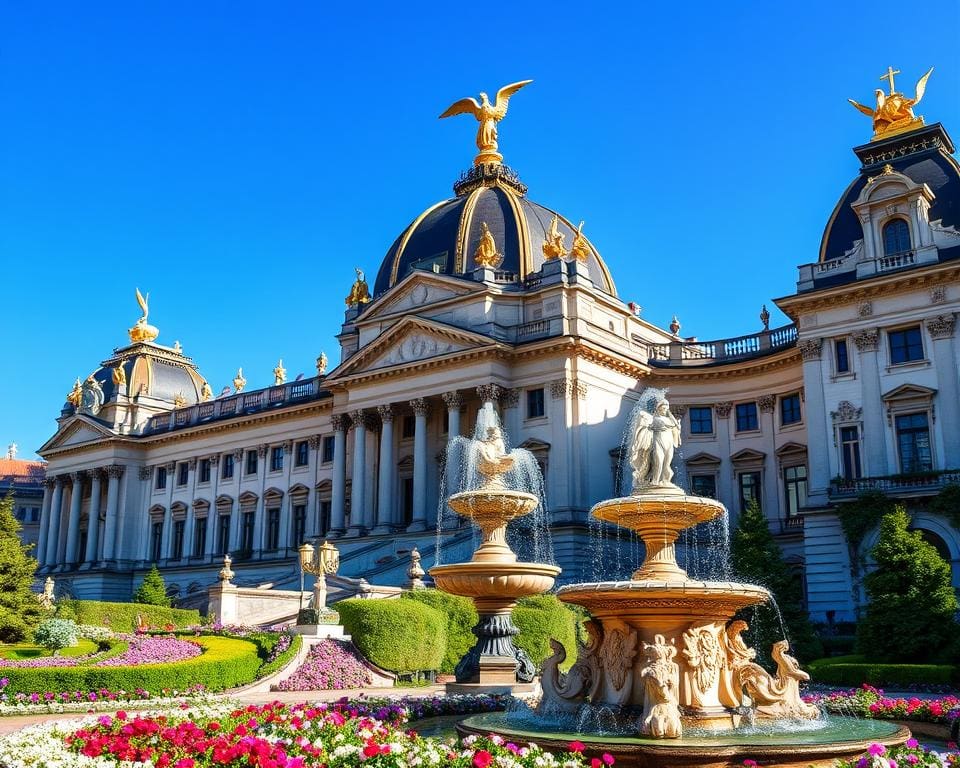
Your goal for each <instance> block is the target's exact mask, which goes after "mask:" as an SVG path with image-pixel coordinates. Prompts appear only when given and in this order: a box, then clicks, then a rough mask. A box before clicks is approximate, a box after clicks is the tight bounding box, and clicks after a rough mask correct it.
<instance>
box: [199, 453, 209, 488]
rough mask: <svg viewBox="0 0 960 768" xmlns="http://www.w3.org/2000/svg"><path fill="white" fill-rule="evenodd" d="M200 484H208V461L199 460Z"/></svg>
mask: <svg viewBox="0 0 960 768" xmlns="http://www.w3.org/2000/svg"><path fill="white" fill-rule="evenodd" d="M200 482H201V483H209V482H210V459H200Z"/></svg>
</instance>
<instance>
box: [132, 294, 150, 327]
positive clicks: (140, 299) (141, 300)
mask: <svg viewBox="0 0 960 768" xmlns="http://www.w3.org/2000/svg"><path fill="white" fill-rule="evenodd" d="M134 290H135V291H136V292H137V304H139V305H140V311H142V312H143V317H141V318H140V320H139V322H141V323H145V322H147V315H149V314H150V307H149V306H148V304H147V302H148V301H150V294H149V293H148V294H147V295H146V296H144V295H143V294H142V293H140V289H139V288H135V289H134Z"/></svg>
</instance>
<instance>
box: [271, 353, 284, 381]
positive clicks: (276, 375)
mask: <svg viewBox="0 0 960 768" xmlns="http://www.w3.org/2000/svg"><path fill="white" fill-rule="evenodd" d="M286 380H287V369H286V368H284V367H283V358H282V357H281V358H280V359H279V360H278V361H277V367H276V368H274V369H273V386H275V387H278V386H280V385H281V384H283V382H285V381H286Z"/></svg>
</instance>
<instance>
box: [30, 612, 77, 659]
mask: <svg viewBox="0 0 960 768" xmlns="http://www.w3.org/2000/svg"><path fill="white" fill-rule="evenodd" d="M33 641H34V642H35V643H37V645H42V646H43V647H44V648H49V649H50V650H51V651H53V655H54V656H56V655H58V654H59V653H60V649H61V648H69V647H70V646H73V645H76V644H77V624H76V622H75V621H70V620H69V619H47V620H46V621H44V622H42V623H41V624H40V626H39V627H37V628H36V629H35V630H34V632H33Z"/></svg>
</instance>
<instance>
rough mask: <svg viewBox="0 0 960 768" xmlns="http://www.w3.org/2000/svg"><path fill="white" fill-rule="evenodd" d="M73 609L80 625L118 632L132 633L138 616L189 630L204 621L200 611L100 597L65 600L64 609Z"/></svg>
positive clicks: (159, 624)
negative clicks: (109, 599)
mask: <svg viewBox="0 0 960 768" xmlns="http://www.w3.org/2000/svg"><path fill="white" fill-rule="evenodd" d="M64 609H67V610H69V611H70V612H71V613H72V615H73V616H74V617H76V620H77V623H78V624H92V625H95V626H99V627H109V628H110V629H112V630H113V631H114V632H132V631H133V630H135V629H136V628H137V616H138V615H139V616H140V618H141V619H142V620H143V621H144V622H146V623H147V624H149V625H150V626H151V627H161V628H163V627H167V626H173V627H174V629H185V628H186V627H195V626H197V625H199V624H200V612H199V611H197V610H186V609H183V608H164V607H162V606H159V605H144V604H142V603H107V602H101V601H100V600H63V601H61V602H60V603H58V616H59V615H60V613H59V612H60V610H64Z"/></svg>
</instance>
